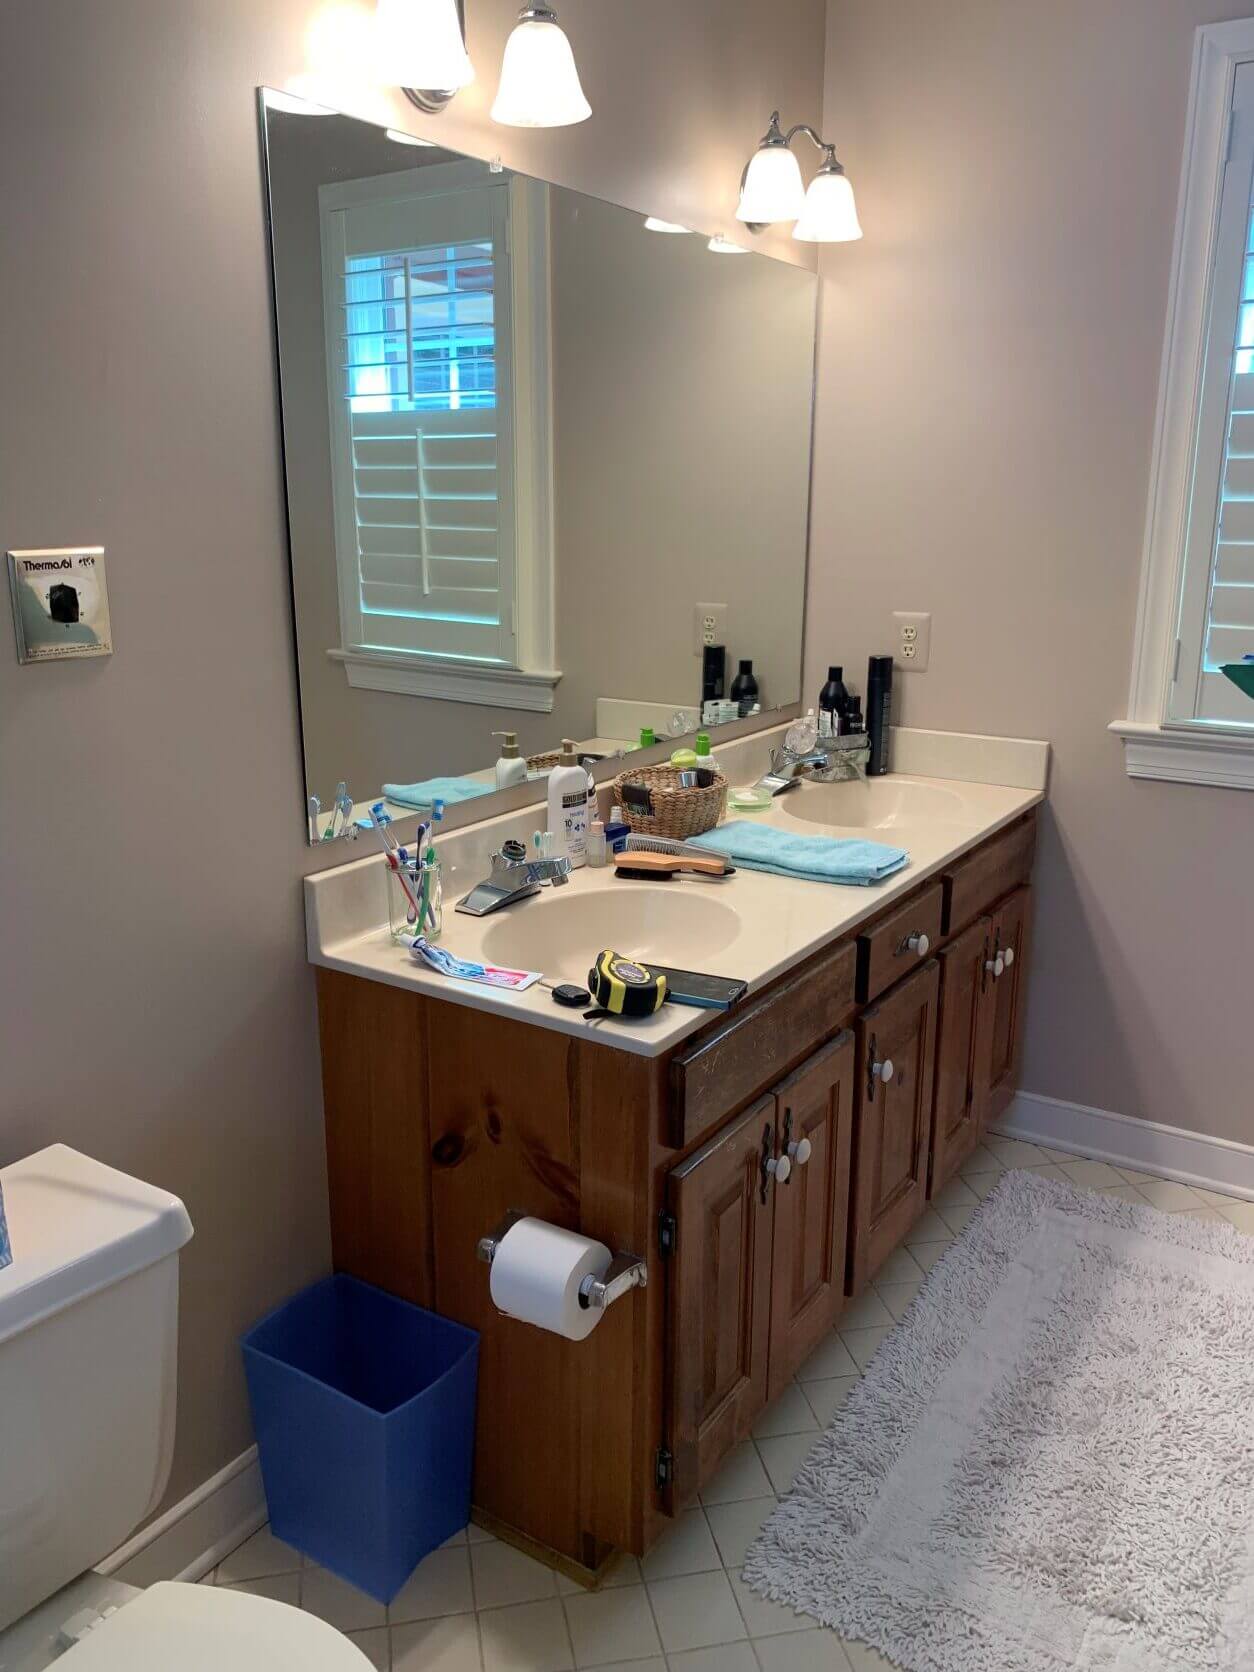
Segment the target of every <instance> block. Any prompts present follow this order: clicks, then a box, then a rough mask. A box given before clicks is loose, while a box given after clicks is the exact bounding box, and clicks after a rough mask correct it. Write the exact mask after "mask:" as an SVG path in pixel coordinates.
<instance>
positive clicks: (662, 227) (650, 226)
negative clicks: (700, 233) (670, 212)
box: [644, 215, 692, 232]
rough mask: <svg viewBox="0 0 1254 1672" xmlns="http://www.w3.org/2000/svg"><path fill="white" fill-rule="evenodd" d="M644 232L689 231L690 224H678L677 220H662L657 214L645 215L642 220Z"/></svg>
mask: <svg viewBox="0 0 1254 1672" xmlns="http://www.w3.org/2000/svg"><path fill="white" fill-rule="evenodd" d="M644 229H645V231H646V232H691V231H692V228H691V227H690V226H680V224H679V222H678V221H664V220H661V219H660V218H659V217H658V216H657V215H646V216H645V222H644Z"/></svg>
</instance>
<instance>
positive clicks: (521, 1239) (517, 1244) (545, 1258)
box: [489, 1219, 612, 1341]
mask: <svg viewBox="0 0 1254 1672" xmlns="http://www.w3.org/2000/svg"><path fill="white" fill-rule="evenodd" d="M611 1258H612V1256H611V1254H610V1251H609V1249H608V1248H607V1247H606V1246H605V1244H604V1243H603V1242H593V1241H592V1240H591V1238H589V1237H581V1236H576V1234H575V1233H574V1231H563V1230H562V1229H561V1228H560V1226H557V1225H548V1224H546V1223H545V1221H544V1220H543V1219H520V1220H519V1221H518V1222H517V1224H515V1225H511V1226H510V1228H509V1230H508V1231H507V1232H506V1233H505V1235H504V1237H502V1239H501V1242H500V1244H499V1246H498V1247H497V1250H496V1255H495V1257H494V1259H493V1261H492V1274H491V1280H490V1283H489V1289H490V1292H491V1295H492V1302H493V1305H494V1306H496V1307H497V1309H498V1310H499V1311H501V1312H505V1313H508V1315H509V1316H510V1317H511V1318H520V1319H521V1320H522V1321H523V1322H524V1323H527V1324H536V1325H537V1326H538V1327H539V1328H540V1329H547V1330H551V1331H552V1332H553V1333H554V1334H555V1335H564V1336H565V1337H566V1339H567V1340H568V1341H583V1340H584V1339H585V1338H586V1337H587V1336H589V1335H591V1334H592V1331H593V1330H594V1329H595V1328H596V1327H597V1325H598V1324H599V1323H600V1321H601V1314H600V1312H599V1311H597V1310H595V1309H594V1308H593V1307H583V1306H580V1304H579V1285H580V1284H581V1283H582V1282H583V1280H584V1278H585V1277H589V1276H591V1277H597V1278H600V1277H604V1275H605V1273H606V1272H607V1271H608V1270H609V1266H610V1260H611Z"/></svg>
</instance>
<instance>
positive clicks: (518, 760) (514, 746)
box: [492, 731, 527, 790]
mask: <svg viewBox="0 0 1254 1672" xmlns="http://www.w3.org/2000/svg"><path fill="white" fill-rule="evenodd" d="M492 735H493V737H499V738H500V739H501V740H502V741H501V753H500V758H499V759H498V760H497V763H496V787H497V789H498V790H506V789H508V788H509V786H510V785H511V784H525V783H526V782H527V763H526V761H525V760H524V759H523V758H522V755H521V754H520V753H519V751H518V733H517V732H512V731H494V732H493V733H492Z"/></svg>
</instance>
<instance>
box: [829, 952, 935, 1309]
mask: <svg viewBox="0 0 1254 1672" xmlns="http://www.w3.org/2000/svg"><path fill="white" fill-rule="evenodd" d="M939 989H940V967H939V965H938V964H937V962H936V960H935V959H934V958H933V959H931V960H930V961H929V962H928V963H926V964H924V965H923V967H922V969H920V970H918V971H917V972H916V973H915V974H914V975H912V976H909V977H908V978H907V979H906V980H905V981H902V982H899V983H898V984H897V986H896V987H893V988H890V989H889V991H888V992H887V993H886V994H885V995H884V997H883V998H882V999H880V1001H879V1003H878V1004H874V1005H872V1006H871V1008H870V1009H869V1010H864V1011H863V1013H862V1015H861V1017H860V1018H859V1020H858V1059H857V1065H856V1066H857V1086H858V1099H857V1113H856V1116H855V1119H854V1150H853V1167H854V1188H853V1233H852V1236H851V1238H850V1259H849V1293H850V1294H857V1293H858V1292H859V1291H860V1290H861V1289H862V1288H863V1287H864V1285H865V1284H866V1283H867V1282H868V1281H869V1279H870V1278H871V1277H872V1276H873V1275H874V1274H875V1272H876V1271H878V1269H879V1267H880V1266H881V1265H882V1264H883V1263H884V1261H885V1260H886V1259H887V1257H888V1256H889V1254H891V1253H892V1251H893V1249H894V1248H895V1247H896V1246H897V1244H898V1243H899V1242H900V1241H901V1239H902V1237H904V1236H905V1234H906V1232H907V1231H908V1230H909V1229H910V1227H911V1225H913V1224H914V1222H915V1220H916V1219H917V1218H918V1217H919V1215H920V1214H921V1213H922V1212H923V1208H924V1206H925V1204H926V1200H927V1164H928V1147H929V1142H930V1139H931V1131H932V1084H933V1079H934V1075H933V1069H934V1066H935V1062H934V1059H935V1051H936V1009H937V995H938V992H939Z"/></svg>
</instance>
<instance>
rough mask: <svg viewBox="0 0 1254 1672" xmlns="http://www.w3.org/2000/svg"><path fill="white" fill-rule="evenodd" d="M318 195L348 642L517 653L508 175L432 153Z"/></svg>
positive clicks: (513, 663)
mask: <svg viewBox="0 0 1254 1672" xmlns="http://www.w3.org/2000/svg"><path fill="white" fill-rule="evenodd" d="M320 198H321V219H322V247H323V287H322V288H323V312H324V320H325V329H326V352H327V371H328V387H329V397H330V417H331V448H332V461H331V463H332V483H333V491H334V500H335V525H336V559H337V569H338V575H339V590H340V616H341V628H342V632H343V646H344V650H345V651H346V652H350V653H356V652H363V653H366V654H369V653H370V652H385V653H393V654H394V655H395V653H402V654H403V653H409V654H411V655H412V656H414V657H416V658H417V657H424V658H434V659H440V660H444V661H447V660H450V659H454V660H463V661H470V662H475V663H479V664H483V665H484V667H485V668H491V667H492V666H497V667H502V668H516V667H518V666H519V658H518V654H517V652H518V647H517V644H516V635H515V625H514V624H515V613H516V612H515V603H516V599H515V586H516V576H517V564H516V555H517V554H516V539H515V465H516V460H515V445H514V443H515V437H514V354H513V338H514V332H513V319H512V314H513V299H514V286H513V282H512V277H511V271H510V210H511V193H510V183H509V181H508V179H500V180H495V179H490V180H485V178H484V174H483V170H482V168H481V167H480V166H478V165H465V164H435V165H432V166H430V167H426V168H416V169H412V170H407V171H405V172H404V173H399V174H392V175H386V176H383V177H381V178H379V179H373V180H355V181H350V182H345V183H343V184H339V185H333V186H328V187H323V188H322V190H321V193H320Z"/></svg>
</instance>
